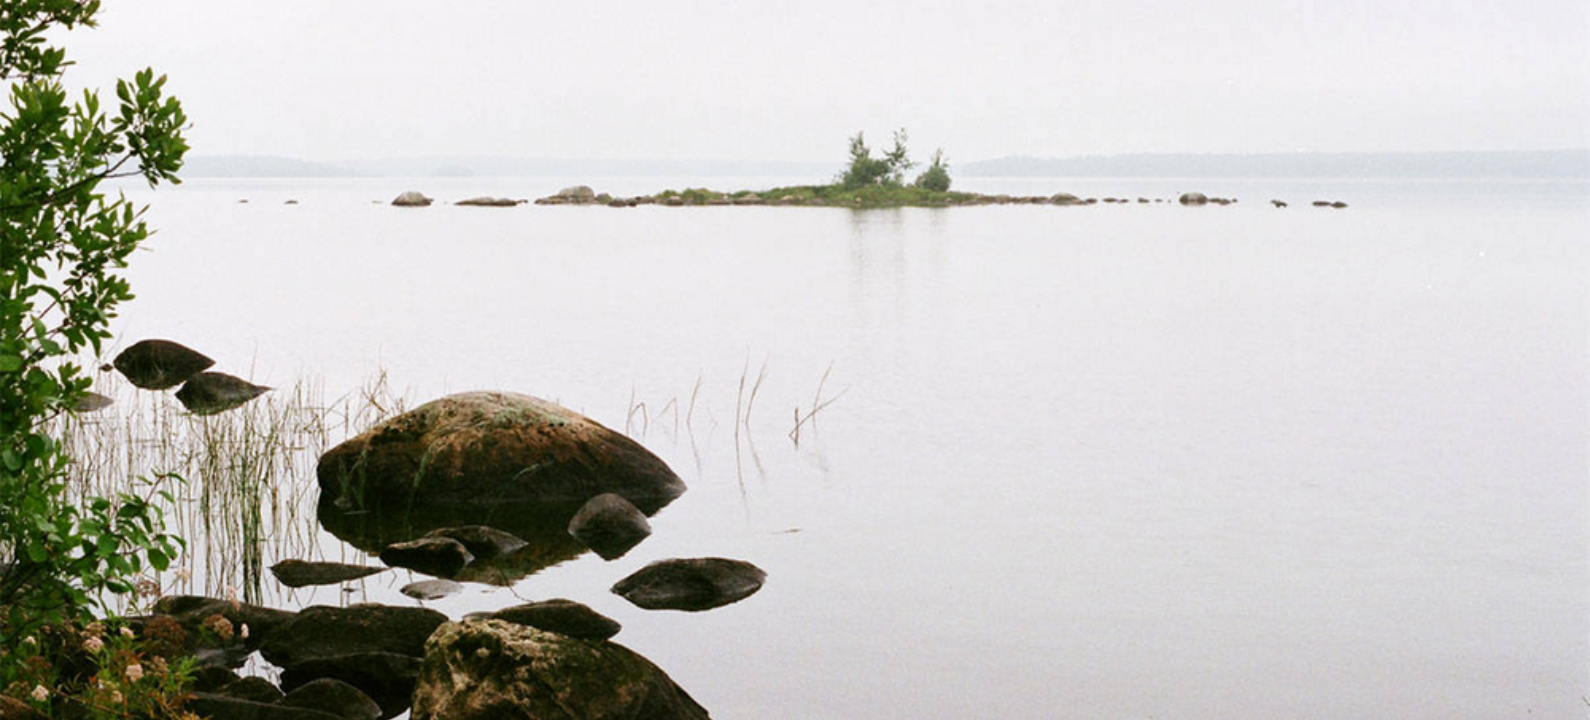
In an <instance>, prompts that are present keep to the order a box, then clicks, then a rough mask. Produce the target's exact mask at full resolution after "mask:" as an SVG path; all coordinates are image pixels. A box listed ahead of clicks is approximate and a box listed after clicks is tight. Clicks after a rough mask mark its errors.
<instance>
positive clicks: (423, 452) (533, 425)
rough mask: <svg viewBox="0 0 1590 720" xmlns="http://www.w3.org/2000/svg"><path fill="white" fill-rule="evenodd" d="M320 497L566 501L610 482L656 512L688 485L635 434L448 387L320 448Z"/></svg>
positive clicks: (447, 502)
mask: <svg viewBox="0 0 1590 720" xmlns="http://www.w3.org/2000/svg"><path fill="white" fill-rule="evenodd" d="M316 474H317V476H318V478H319V482H320V488H321V496H322V501H323V502H325V501H328V500H329V501H330V502H333V503H334V504H336V506H338V507H342V508H361V509H374V508H378V507H380V506H383V505H391V506H398V507H404V508H409V507H416V506H421V505H423V506H426V507H427V508H429V509H435V508H439V507H445V506H453V507H468V508H474V509H477V510H480V513H478V514H485V513H486V510H484V509H485V508H490V507H492V506H508V507H512V508H514V510H513V512H514V513H524V512H530V513H534V512H550V511H554V510H556V511H559V512H562V511H564V509H567V510H566V511H567V512H568V513H569V515H566V516H565V517H569V516H572V514H573V511H574V509H576V508H578V507H579V506H580V505H581V504H584V503H585V501H586V500H588V499H590V498H592V497H594V496H596V495H600V494H602V493H606V492H611V493H617V494H619V495H622V496H624V498H626V499H628V500H629V501H630V502H631V503H634V504H635V505H636V506H637V507H639V508H641V509H642V510H644V511H647V512H656V510H657V509H658V508H661V507H662V506H663V505H666V504H668V503H669V502H670V501H672V500H673V499H674V498H676V497H678V496H679V495H680V494H681V493H683V492H684V490H685V485H684V483H683V482H682V481H680V480H679V477H678V476H677V475H675V474H674V473H673V471H672V470H670V469H669V468H668V466H667V465H666V464H664V463H663V461H662V460H660V459H658V458H657V456H655V455H653V454H651V453H650V452H649V451H647V450H646V449H645V448H644V447H641V446H640V445H639V444H638V443H636V442H635V441H633V440H631V439H629V438H627V437H625V436H623V435H621V434H619V433H616V432H613V431H612V430H609V429H607V428H605V427H603V426H602V425H600V424H598V423H597V422H596V421H594V420H591V419H589V418H587V417H585V416H583V415H580V414H578V413H575V412H573V411H571V410H568V409H566V408H563V407H561V406H558V405H555V404H553V403H550V402H547V401H545V400H541V399H538V398H534V397H530V396H528V395H519V394H515V393H497V392H474V393H464V394H461V395H451V396H448V397H444V398H442V399H440V400H435V401H432V402H429V403H426V404H424V405H421V406H420V407H418V408H415V409H414V410H412V411H410V412H407V413H404V414H402V415H399V416H397V417H394V418H391V419H388V420H387V421H385V422H383V423H381V424H380V425H377V426H376V427H374V428H371V429H370V430H368V431H366V432H364V433H362V434H360V435H359V436H357V437H354V438H352V439H350V440H348V441H347V442H344V443H342V444H340V445H338V446H336V447H334V448H332V449H331V450H330V451H328V452H326V454H325V455H323V456H321V458H320V463H319V465H318V467H317V468H316Z"/></svg>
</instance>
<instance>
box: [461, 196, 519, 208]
mask: <svg viewBox="0 0 1590 720" xmlns="http://www.w3.org/2000/svg"><path fill="white" fill-rule="evenodd" d="M453 204H454V205H463V206H466V207H515V206H517V205H518V204H519V201H518V200H513V199H510V198H494V197H475V198H469V199H468V200H459V201H458V202H456V203H453Z"/></svg>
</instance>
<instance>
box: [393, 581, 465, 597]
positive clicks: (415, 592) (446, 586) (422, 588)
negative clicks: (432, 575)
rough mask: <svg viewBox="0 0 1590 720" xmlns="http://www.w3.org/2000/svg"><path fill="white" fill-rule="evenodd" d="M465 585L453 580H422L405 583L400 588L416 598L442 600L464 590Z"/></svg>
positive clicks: (402, 591) (404, 592) (405, 593)
mask: <svg viewBox="0 0 1590 720" xmlns="http://www.w3.org/2000/svg"><path fill="white" fill-rule="evenodd" d="M463 589H464V586H463V585H462V584H460V583H456V582H453V581H452V580H421V581H419V582H411V583H409V584H407V585H404V586H403V587H402V588H400V589H399V590H398V592H400V593H403V594H404V595H407V596H409V597H411V598H414V599H415V600H440V599H442V598H444V597H447V596H448V595H454V594H457V593H459V592H461V591H463Z"/></svg>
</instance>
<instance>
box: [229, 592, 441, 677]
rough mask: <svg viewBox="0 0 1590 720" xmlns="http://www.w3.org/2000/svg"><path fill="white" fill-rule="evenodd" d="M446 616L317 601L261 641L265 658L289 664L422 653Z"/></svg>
mask: <svg viewBox="0 0 1590 720" xmlns="http://www.w3.org/2000/svg"><path fill="white" fill-rule="evenodd" d="M446 621H447V616H446V615H443V614H441V613H439V612H436V611H435V610H427V609H424V608H412V607H392V606H389V605H374V604H364V605H352V606H349V607H345V608H335V607H327V606H324V605H316V606H313V607H310V608H306V609H305V610H304V611H303V612H301V613H298V615H297V616H296V617H294V618H293V619H292V620H291V621H289V622H288V623H286V624H284V625H282V626H281V627H279V628H277V629H276V631H275V632H272V633H271V634H270V635H269V636H267V637H266V638H265V642H264V643H262V644H261V645H260V649H259V650H260V654H261V655H264V656H265V659H266V660H269V661H271V662H272V663H275V664H276V665H280V666H283V667H286V666H288V665H292V664H294V663H301V662H304V661H307V660H315V659H319V658H328V657H337V656H341V655H350V654H357V653H370V652H386V653H396V654H399V655H411V656H416V657H417V656H419V655H420V654H421V653H422V652H424V648H425V638H427V637H430V635H431V633H432V632H433V631H435V630H436V628H437V627H439V626H440V625H441V624H442V623H444V622H446Z"/></svg>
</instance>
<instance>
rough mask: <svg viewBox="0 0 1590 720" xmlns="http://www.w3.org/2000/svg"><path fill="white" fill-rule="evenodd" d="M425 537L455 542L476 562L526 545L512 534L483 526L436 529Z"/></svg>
mask: <svg viewBox="0 0 1590 720" xmlns="http://www.w3.org/2000/svg"><path fill="white" fill-rule="evenodd" d="M425 537H439V538H448V539H451V540H457V541H458V542H459V544H461V545H463V546H464V549H465V550H468V551H469V553H470V554H471V555H474V556H475V559H477V560H490V559H492V558H495V557H497V556H499V555H506V554H508V553H511V552H513V551H515V550H518V549H519V548H522V547H524V546H525V545H526V543H525V541H524V540H521V539H519V536H517V535H514V534H513V533H508V532H503V531H501V530H498V529H496V528H493V527H486V526H485V525H462V526H459V527H445V528H437V529H435V530H432V531H430V532H428V533H425Z"/></svg>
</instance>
